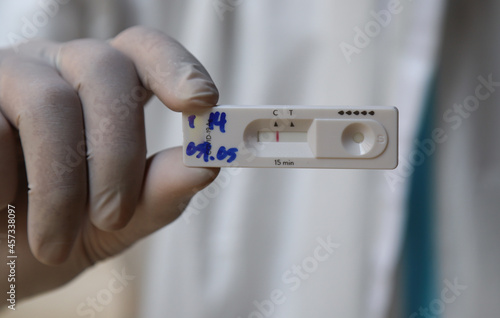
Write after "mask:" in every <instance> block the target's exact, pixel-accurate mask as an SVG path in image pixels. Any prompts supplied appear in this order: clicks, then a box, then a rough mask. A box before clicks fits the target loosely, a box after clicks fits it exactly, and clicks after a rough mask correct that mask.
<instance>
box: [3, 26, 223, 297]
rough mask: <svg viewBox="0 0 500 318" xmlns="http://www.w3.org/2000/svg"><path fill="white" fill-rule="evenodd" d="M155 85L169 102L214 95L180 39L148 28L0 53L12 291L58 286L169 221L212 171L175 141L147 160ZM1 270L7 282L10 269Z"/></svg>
mask: <svg viewBox="0 0 500 318" xmlns="http://www.w3.org/2000/svg"><path fill="white" fill-rule="evenodd" d="M153 94H154V95H156V96H158V98H159V99H160V100H161V101H162V102H163V103H164V104H165V105H166V106H167V107H168V108H170V109H171V110H174V111H189V110H193V109H195V108H203V107H212V106H214V105H215V104H216V103H217V100H218V91H217V88H216V87H215V85H214V83H213V81H212V79H211V78H210V76H209V75H208V73H207V71H206V70H205V69H204V67H203V66H202V65H201V64H200V63H199V62H198V61H197V60H196V59H195V58H194V57H193V56H192V55H191V54H190V53H189V52H188V51H186V49H185V48H183V47H182V45H180V44H179V43H178V42H176V41H175V40H173V39H171V38H169V37H167V36H166V35H164V34H162V33H160V32H158V31H155V30H151V29H148V28H144V27H133V28H130V29H127V30H125V31H124V32H122V33H121V34H119V35H118V36H117V37H115V38H114V39H112V40H110V41H108V42H103V41H97V40H75V41H71V42H67V43H62V44H59V43H46V42H43V43H42V42H37V43H28V44H25V45H22V46H20V47H19V52H14V51H13V50H10V49H5V50H1V51H0V110H1V113H0V210H1V212H0V213H1V215H2V217H1V218H2V220H1V223H0V233H2V234H4V235H3V237H4V238H5V239H2V243H1V248H2V256H1V257H3V258H2V259H4V260H5V259H6V258H5V255H6V253H7V247H6V245H7V244H6V239H7V230H8V223H7V206H8V204H10V205H13V206H15V214H16V224H15V238H16V254H17V255H18V260H19V261H18V264H17V268H16V271H17V278H18V279H17V285H18V286H22V289H19V290H18V295H17V296H18V299H19V297H24V296H28V295H32V294H35V293H39V292H42V291H45V290H48V289H51V288H55V287H57V286H60V285H62V284H64V283H65V282H67V281H68V280H70V279H71V278H73V277H74V276H76V275H78V273H80V272H81V271H83V270H84V269H85V268H87V267H89V266H91V265H92V264H94V263H95V262H97V261H99V260H102V259H105V258H107V257H110V256H112V255H115V254H117V253H120V252H121V251H123V250H124V249H126V248H127V247H129V246H130V245H132V244H133V243H134V242H136V241H137V240H139V239H140V238H142V237H144V236H146V235H148V234H150V233H152V232H154V231H155V230H157V229H159V228H161V227H163V226H165V225H166V224H168V223H170V222H172V221H173V220H174V219H175V218H177V217H178V216H179V215H180V213H181V212H182V211H181V208H180V207H182V206H185V203H186V202H187V201H189V200H190V198H191V197H192V195H193V194H194V193H195V192H196V190H200V189H202V188H203V187H205V186H206V185H207V184H209V183H210V182H211V181H212V180H213V179H214V178H215V176H216V175H217V172H218V170H216V169H201V168H200V169H198V168H186V167H184V166H183V164H182V153H181V150H180V149H179V148H174V149H168V150H165V151H162V152H160V153H158V154H156V155H154V156H153V157H151V158H149V159H147V160H146V141H145V129H144V113H143V106H144V104H145V103H146V102H147V100H148V99H149V98H150V97H151V96H152V95H153ZM11 233H12V232H11ZM27 242H29V246H28V243H27ZM30 250H31V252H32V253H31V252H30ZM46 264H47V265H59V266H55V267H54V266H47V265H46ZM0 268H1V270H0V273H1V274H0V277H3V278H4V279H3V280H2V284H7V279H5V277H7V271H8V267H7V266H1V267H0Z"/></svg>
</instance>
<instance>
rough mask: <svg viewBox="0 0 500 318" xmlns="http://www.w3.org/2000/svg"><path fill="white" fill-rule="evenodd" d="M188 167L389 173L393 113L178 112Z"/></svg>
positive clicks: (290, 109) (394, 154)
mask: <svg viewBox="0 0 500 318" xmlns="http://www.w3.org/2000/svg"><path fill="white" fill-rule="evenodd" d="M182 121H183V122H182V125H183V132H184V147H183V152H184V164H185V165H186V166H192V167H273V168H344V169H394V168H396V166H397V165H398V110H397V108H395V107H385V106H384V107H382V106H367V107H351V106H350V107H348V106H284V105H282V106H272V105H269V106H232V105H223V106H217V107H214V108H210V109H207V110H203V111H199V112H193V113H183V115H182Z"/></svg>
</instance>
